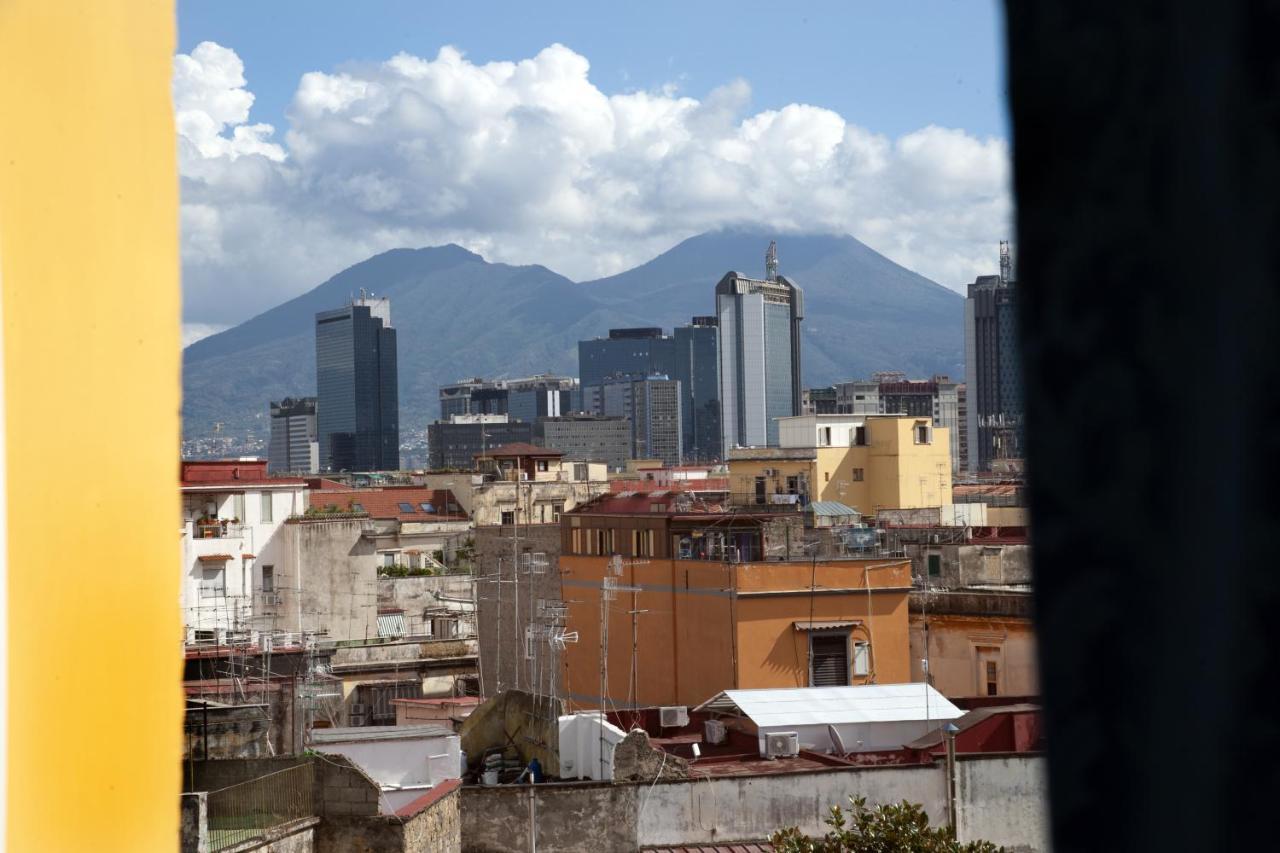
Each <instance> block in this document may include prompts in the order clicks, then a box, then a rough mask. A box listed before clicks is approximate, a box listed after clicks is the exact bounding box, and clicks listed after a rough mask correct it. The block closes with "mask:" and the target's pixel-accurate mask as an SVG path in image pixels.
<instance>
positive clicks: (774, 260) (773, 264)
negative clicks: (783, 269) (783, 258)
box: [764, 240, 778, 281]
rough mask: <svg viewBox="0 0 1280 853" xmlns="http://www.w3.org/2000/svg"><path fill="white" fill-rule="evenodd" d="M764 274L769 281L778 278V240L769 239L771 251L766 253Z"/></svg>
mask: <svg viewBox="0 0 1280 853" xmlns="http://www.w3.org/2000/svg"><path fill="white" fill-rule="evenodd" d="M764 276H765V278H766V279H768V280H769V281H777V280H778V241H777V240H770V241H769V251H767V252H765V253H764Z"/></svg>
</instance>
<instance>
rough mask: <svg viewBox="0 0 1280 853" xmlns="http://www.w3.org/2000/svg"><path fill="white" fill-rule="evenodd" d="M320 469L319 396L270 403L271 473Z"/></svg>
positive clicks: (312, 472) (269, 457)
mask: <svg viewBox="0 0 1280 853" xmlns="http://www.w3.org/2000/svg"><path fill="white" fill-rule="evenodd" d="M319 470H320V444H319V441H318V440H317V430H316V398H315V397H298V398H296V399H295V398H292V397H285V398H284V399H283V400H281V401H280V402H279V403H272V404H271V440H270V443H269V444H268V445H267V472H268V473H270V474H285V473H294V474H304V473H305V474H314V473H316V472H317V471H319Z"/></svg>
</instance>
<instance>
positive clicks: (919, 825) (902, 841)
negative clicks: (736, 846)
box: [769, 797, 1004, 853]
mask: <svg viewBox="0 0 1280 853" xmlns="http://www.w3.org/2000/svg"><path fill="white" fill-rule="evenodd" d="M849 807H850V808H849V812H848V817H849V818H852V823H850V822H849V820H848V818H846V813H845V812H844V810H842V809H841V808H840V807H839V806H832V807H831V817H829V818H827V819H826V821H825V822H826V824H827V826H829V827H831V831H830V832H828V833H827V834H826V835H824V836H823V837H821V838H811V837H809V836H807V835H805V834H804V833H802V832H801V831H800V830H799V829H798V828H796V827H794V826H792V827H788V828H786V829H781V830H779V831H777V832H775V833H774V834H773V835H772V836H771V837H770V838H769V842H770V843H771V844H772V845H773V848H774V850H776V851H778V853H1002V851H1003V850H1004V848H1003V847H997V846H996V845H994V844H992V843H991V842H990V841H970V842H969V843H967V844H961V843H960V842H958V841H956V839H955V834H954V833H953V832H952V831H951V828H950V827H942V828H939V829H933V828H931V827H930V826H929V816H928V815H927V814H925V811H924V809H923V808H921V807H920V806H919V805H917V804H915V803H909V802H907V801H906V800H903V801H902V802H901V803H889V804H886V805H881V806H876V807H875V808H867V799H866V797H858V798H857V799H854V798H853V797H850V798H849Z"/></svg>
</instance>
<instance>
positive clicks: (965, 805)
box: [956, 755, 1049, 853]
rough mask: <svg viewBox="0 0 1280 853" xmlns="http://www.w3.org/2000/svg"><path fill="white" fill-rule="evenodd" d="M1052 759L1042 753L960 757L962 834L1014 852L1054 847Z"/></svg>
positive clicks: (959, 828) (958, 814)
mask: <svg viewBox="0 0 1280 853" xmlns="http://www.w3.org/2000/svg"><path fill="white" fill-rule="evenodd" d="M1045 771H1046V761H1045V759H1044V757H1043V756H1039V755H1007V756H1005V755H985V756H982V757H980V758H966V757H964V756H961V757H960V758H959V759H958V760H957V761H956V776H957V783H958V784H957V790H958V793H957V800H956V836H957V837H958V838H959V840H961V841H972V840H976V839H980V838H981V839H986V840H987V841H991V842H994V843H996V844H999V845H1001V846H1003V847H1007V848H1008V849H1009V850H1010V851H1011V853H1024V851H1028V852H1029V851H1047V850H1048V849H1049V803H1048V799H1047V794H1048V790H1049V789H1048V781H1047V779H1046V778H1045Z"/></svg>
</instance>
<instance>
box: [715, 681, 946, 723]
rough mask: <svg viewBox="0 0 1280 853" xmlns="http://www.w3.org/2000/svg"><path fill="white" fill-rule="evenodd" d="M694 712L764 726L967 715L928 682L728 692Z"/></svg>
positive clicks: (932, 718) (944, 717)
mask: <svg viewBox="0 0 1280 853" xmlns="http://www.w3.org/2000/svg"><path fill="white" fill-rule="evenodd" d="M926 694H927V695H928V699H927V700H926V698H925V696H926ZM694 710H697V711H721V712H725V713H735V712H736V713H739V714H741V715H742V716H744V717H749V718H750V719H751V721H752V722H753V723H755V724H756V725H757V726H760V727H761V728H765V727H770V728H773V727H778V726H805V725H839V724H842V723H890V722H902V721H906V720H925V719H930V720H954V719H956V718H957V717H959V716H961V714H962V713H963V712H962V711H961V710H960V709H959V708H957V707H956V706H955V705H953V704H951V702H949V701H948V700H947V698H946V697H945V696H943V695H942V694H941V693H939V692H938V691H937V690H934V689H933V688H932V687H930V686H928V685H926V684H923V683H920V684H867V685H862V686H859V687H799V688H790V689H778V690H725V691H723V692H721V693H717V694H716V695H715V696H713V697H711V698H710V699H708V700H707V701H706V702H703V703H702V704H701V705H699V706H698V707H697V708H696V709H694Z"/></svg>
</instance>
